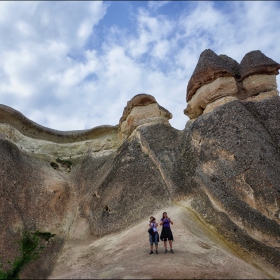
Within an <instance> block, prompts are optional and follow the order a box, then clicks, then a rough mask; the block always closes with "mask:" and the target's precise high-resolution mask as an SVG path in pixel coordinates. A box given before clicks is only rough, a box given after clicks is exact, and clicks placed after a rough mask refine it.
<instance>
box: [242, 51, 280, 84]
mask: <svg viewBox="0 0 280 280" xmlns="http://www.w3.org/2000/svg"><path fill="white" fill-rule="evenodd" d="M278 69H280V64H279V63H277V62H275V61H274V60H272V59H271V58H269V57H267V56H266V55H264V54H263V53H262V52H261V51H251V52H248V53H247V54H246V55H245V56H244V57H243V59H242V60H241V62H240V72H241V78H240V80H241V81H242V80H244V79H245V78H247V77H248V76H251V75H258V74H267V75H273V74H274V75H278V74H279V71H278Z"/></svg>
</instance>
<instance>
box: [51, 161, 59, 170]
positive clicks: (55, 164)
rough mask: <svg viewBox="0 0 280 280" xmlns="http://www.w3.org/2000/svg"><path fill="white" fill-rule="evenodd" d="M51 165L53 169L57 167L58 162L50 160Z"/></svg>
mask: <svg viewBox="0 0 280 280" xmlns="http://www.w3.org/2000/svg"><path fill="white" fill-rule="evenodd" d="M51 167H53V168H54V169H58V167H59V166H58V164H57V163H55V162H53V161H52V162H51Z"/></svg>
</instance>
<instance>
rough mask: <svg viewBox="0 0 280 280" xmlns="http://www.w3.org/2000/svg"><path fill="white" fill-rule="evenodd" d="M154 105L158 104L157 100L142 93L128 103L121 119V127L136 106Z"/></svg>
mask: <svg viewBox="0 0 280 280" xmlns="http://www.w3.org/2000/svg"><path fill="white" fill-rule="evenodd" d="M152 103H157V101H156V99H155V98H154V97H153V96H152V95H149V94H146V93H140V94H137V95H135V96H134V97H133V98H132V99H131V100H130V101H127V105H126V107H124V110H123V114H122V117H121V118H120V121H119V125H121V123H122V122H123V121H125V120H126V118H127V116H128V115H129V113H130V112H131V110H132V109H133V108H134V107H136V106H147V105H149V104H152Z"/></svg>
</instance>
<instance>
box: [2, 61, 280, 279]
mask: <svg viewBox="0 0 280 280" xmlns="http://www.w3.org/2000/svg"><path fill="white" fill-rule="evenodd" d="M219 59H221V60H223V59H224V60H227V61H228V62H227V63H228V65H231V66H230V67H229V68H231V69H234V67H235V66H236V63H235V62H232V61H231V60H230V59H228V58H226V57H223V56H221V57H219ZM237 73H238V71H235V70H232V76H225V77H221V76H219V77H217V79H216V78H215V79H214V80H213V81H211V82H209V83H207V84H205V85H203V86H202V87H200V88H199V89H197V90H196V94H195V95H193V97H192V98H191V100H190V104H195V106H197V108H198V104H199V102H201V104H203V110H204V111H203V114H201V115H199V116H198V117H196V118H193V119H192V120H189V121H188V122H187V124H186V127H185V129H184V130H182V131H180V130H177V129H175V128H173V127H171V126H170V124H169V123H168V119H169V118H170V117H171V114H170V113H169V112H168V111H167V110H165V109H163V108H162V107H161V106H160V105H158V104H157V103H156V101H155V99H154V98H153V97H151V96H148V95H138V96H136V97H135V98H132V100H131V101H129V102H128V105H127V107H126V108H125V110H124V114H123V117H122V118H121V120H120V125H119V127H113V130H112V127H111V128H110V131H111V132H112V134H113V135H114V138H112V139H117V138H116V135H117V133H121V140H120V141H119V142H118V141H117V140H112V142H114V141H115V142H114V143H115V144H112V146H108V150H107V151H108V152H104V153H99V154H97V153H98V151H94V152H88V153H80V150H79V147H80V146H75V144H76V143H77V144H78V143H80V144H79V145H82V144H81V143H82V142H83V141H85V140H90V139H84V138H83V137H86V136H85V135H88V133H89V134H90V133H93V131H94V129H93V130H91V132H89V131H88V132H86V131H85V132H82V136H81V135H80V134H79V133H80V132H74V136H73V134H72V133H71V132H65V133H56V134H54V133H53V131H52V132H50V131H48V130H47V129H46V128H45V129H41V128H40V127H39V128H38V126H36V125H35V124H34V123H30V122H28V120H26V119H24V118H23V117H22V115H21V114H17V113H15V114H14V111H13V110H12V109H9V108H6V107H5V108H4V110H2V111H0V112H1V114H2V115H1V116H2V118H1V120H2V121H1V125H0V132H1V133H2V134H1V139H0V221H1V226H2V230H1V231H0V248H1V250H0V251H1V255H2V257H3V258H2V260H1V262H2V263H3V264H4V268H6V267H8V266H9V265H8V264H7V263H6V260H8V259H9V260H13V259H14V258H15V257H16V256H17V255H18V250H19V248H18V245H17V244H15V243H14V241H16V240H17V239H18V238H19V236H20V233H21V232H22V230H23V229H26V230H30V231H35V230H37V229H38V230H40V231H49V232H51V233H55V234H56V237H55V239H54V242H53V243H51V246H50V247H49V248H48V249H47V251H46V253H45V254H43V256H42V257H41V258H40V259H38V260H36V261H35V262H33V263H31V264H30V265H29V266H27V267H26V268H25V269H24V271H22V273H21V275H20V276H21V277H22V278H47V277H50V278H106V277H113V278H127V277H128V278H196V277H197V278H260V279H263V278H279V277H280V239H279V236H280V183H279V182H280V172H279V170H280V122H279V120H280V97H279V96H278V95H277V94H278V92H277V90H276V89H274V88H273V87H271V88H268V87H266V86H267V85H268V84H270V85H272V86H274V83H273V81H274V80H273V79H274V78H273V77H275V76H274V75H275V74H271V75H268V76H269V77H267V74H265V75H263V74H262V75H261V76H258V77H257V78H258V79H257V80H256V77H255V76H256V75H251V76H248V77H249V78H247V79H248V80H247V81H245V86H247V88H248V90H249V91H253V90H254V88H255V84H257V87H258V88H259V89H258V91H259V90H263V89H264V87H266V90H268V91H264V92H259V93H257V94H255V95H254V96H250V97H247V98H245V99H243V100H239V99H238V96H234V94H233V92H234V91H236V85H237V89H238V90H239V87H238V83H236V81H237V80H236V79H237V76H238V74H237ZM258 75H259V74H258ZM250 77H252V78H250ZM244 80H246V79H244ZM225 81H227V82H225ZM254 81H257V83H256V82H255V84H254ZM230 84H231V86H230ZM226 87H228V89H227V90H224V89H225V88H226ZM269 89H271V90H269ZM229 92H231V95H229V96H228V95H227V93H229ZM196 95H197V97H196ZM217 96H219V98H216V97H217ZM195 98H196V99H195ZM199 98H200V99H199ZM195 100H200V101H199V102H197V103H195ZM191 102H192V103H191ZM5 110H6V111H5ZM5 112H7V113H5ZM195 112H196V111H195ZM10 113H11V114H10ZM18 117H20V119H21V120H22V121H19V118H18ZM24 127H26V130H25V129H24ZM29 129H30V130H31V131H34V133H38V134H36V135H35V136H34V137H33V133H30V131H29ZM40 129H41V130H40ZM106 129H107V128H106ZM106 129H105V130H106ZM36 131H37V132H36ZM39 132H40V133H39ZM52 133H53V134H52ZM94 133H95V132H94ZM102 133H103V132H102ZM102 133H101V134H102ZM106 133H107V132H106ZM106 133H105V132H104V135H105V136H104V139H108V134H106ZM101 134H98V137H96V138H94V137H92V138H91V140H92V141H93V140H94V139H97V138H98V139H101V138H102V137H101V136H100V135H101ZM50 135H51V136H50ZM58 135H60V136H58ZM63 135H65V139H64V136H63ZM78 135H80V136H79V137H82V139H80V138H79V137H78ZM102 135H103V134H102ZM106 135H107V136H106ZM31 136H32V137H31ZM73 137H74V138H75V139H73ZM106 137H107V138H106ZM58 139H61V140H58ZM71 139H72V140H71ZM79 139H80V140H79ZM32 141H33V142H32ZM34 141H35V142H36V141H37V142H36V145H35V144H34V143H35V142H34ZM38 141H43V142H42V143H44V141H45V142H48V145H49V146H48V145H47V144H46V143H44V144H42V145H41V144H40V145H39V142H38ZM79 141H80V142H79ZM99 141H100V143H101V142H102V141H103V140H102V141H101V140H99ZM104 141H105V140H104ZM22 143H24V145H25V146H28V145H29V147H31V146H32V145H33V147H34V153H32V152H30V150H28V149H21V147H20V145H21V144H22ZM40 143H41V142H40ZM102 143H103V142H102ZM55 145H65V146H63V147H64V150H63V153H64V154H63V155H64V158H65V159H67V161H66V162H63V161H61V160H60V161H56V155H55V154H52V148H51V147H53V149H57V150H58V149H59V152H61V151H62V150H61V149H62V148H61V147H60V148H55ZM83 145H85V144H83ZM92 145H95V144H92ZM96 145H97V144H96ZM67 146H69V147H71V151H70V148H69V150H68V149H67ZM104 147H105V146H104ZM103 149H104V151H105V148H103ZM36 150H40V153H37V154H36ZM39 154H40V156H39ZM70 156H71V158H70ZM54 163H55V164H54ZM70 163H71V169H70V170H69V168H68V166H67V164H70ZM164 210H166V211H167V212H168V213H169V216H171V217H172V219H173V220H174V225H173V227H172V228H173V235H174V249H175V254H174V255H169V254H168V255H164V254H162V251H163V245H162V244H161V243H160V254H159V255H158V256H157V257H158V260H157V262H156V265H155V263H154V262H153V261H151V258H153V257H155V256H149V255H148V252H149V243H148V234H147V228H148V226H147V221H148V218H149V216H150V215H155V216H156V217H157V219H159V218H160V215H161V213H162V211H164ZM171 257H172V259H173V260H172V261H170V258H171ZM173 257H174V258H173ZM153 260H154V258H153ZM174 263H175V264H176V265H174ZM164 268H168V269H167V271H168V272H166V273H165V270H164ZM163 270H164V273H162V271H163Z"/></svg>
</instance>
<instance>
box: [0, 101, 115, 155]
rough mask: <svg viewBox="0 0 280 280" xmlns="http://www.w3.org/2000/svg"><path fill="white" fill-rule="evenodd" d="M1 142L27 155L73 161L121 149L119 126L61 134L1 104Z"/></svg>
mask: <svg viewBox="0 0 280 280" xmlns="http://www.w3.org/2000/svg"><path fill="white" fill-rule="evenodd" d="M0 139H5V140H8V141H9V142H11V143H13V144H15V145H16V146H17V147H18V148H19V149H20V150H22V151H25V152H27V153H32V154H35V155H38V156H39V157H40V156H43V157H44V156H45V157H48V158H57V157H59V158H69V157H71V158H74V157H79V156H84V155H86V154H92V155H94V156H99V155H102V154H110V153H111V152H112V151H114V150H115V149H117V148H118V147H119V140H118V126H109V125H104V126H99V127H95V128H92V129H88V130H76V131H58V130H54V129H50V128H47V127H44V126H41V125H39V124H37V123H35V122H33V121H31V120H29V119H28V118H26V117H25V116H24V115H22V114H21V113H20V112H18V111H17V110H14V109H13V108H10V107H8V106H5V105H1V104H0ZM72 151H74V153H73V152H72Z"/></svg>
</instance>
